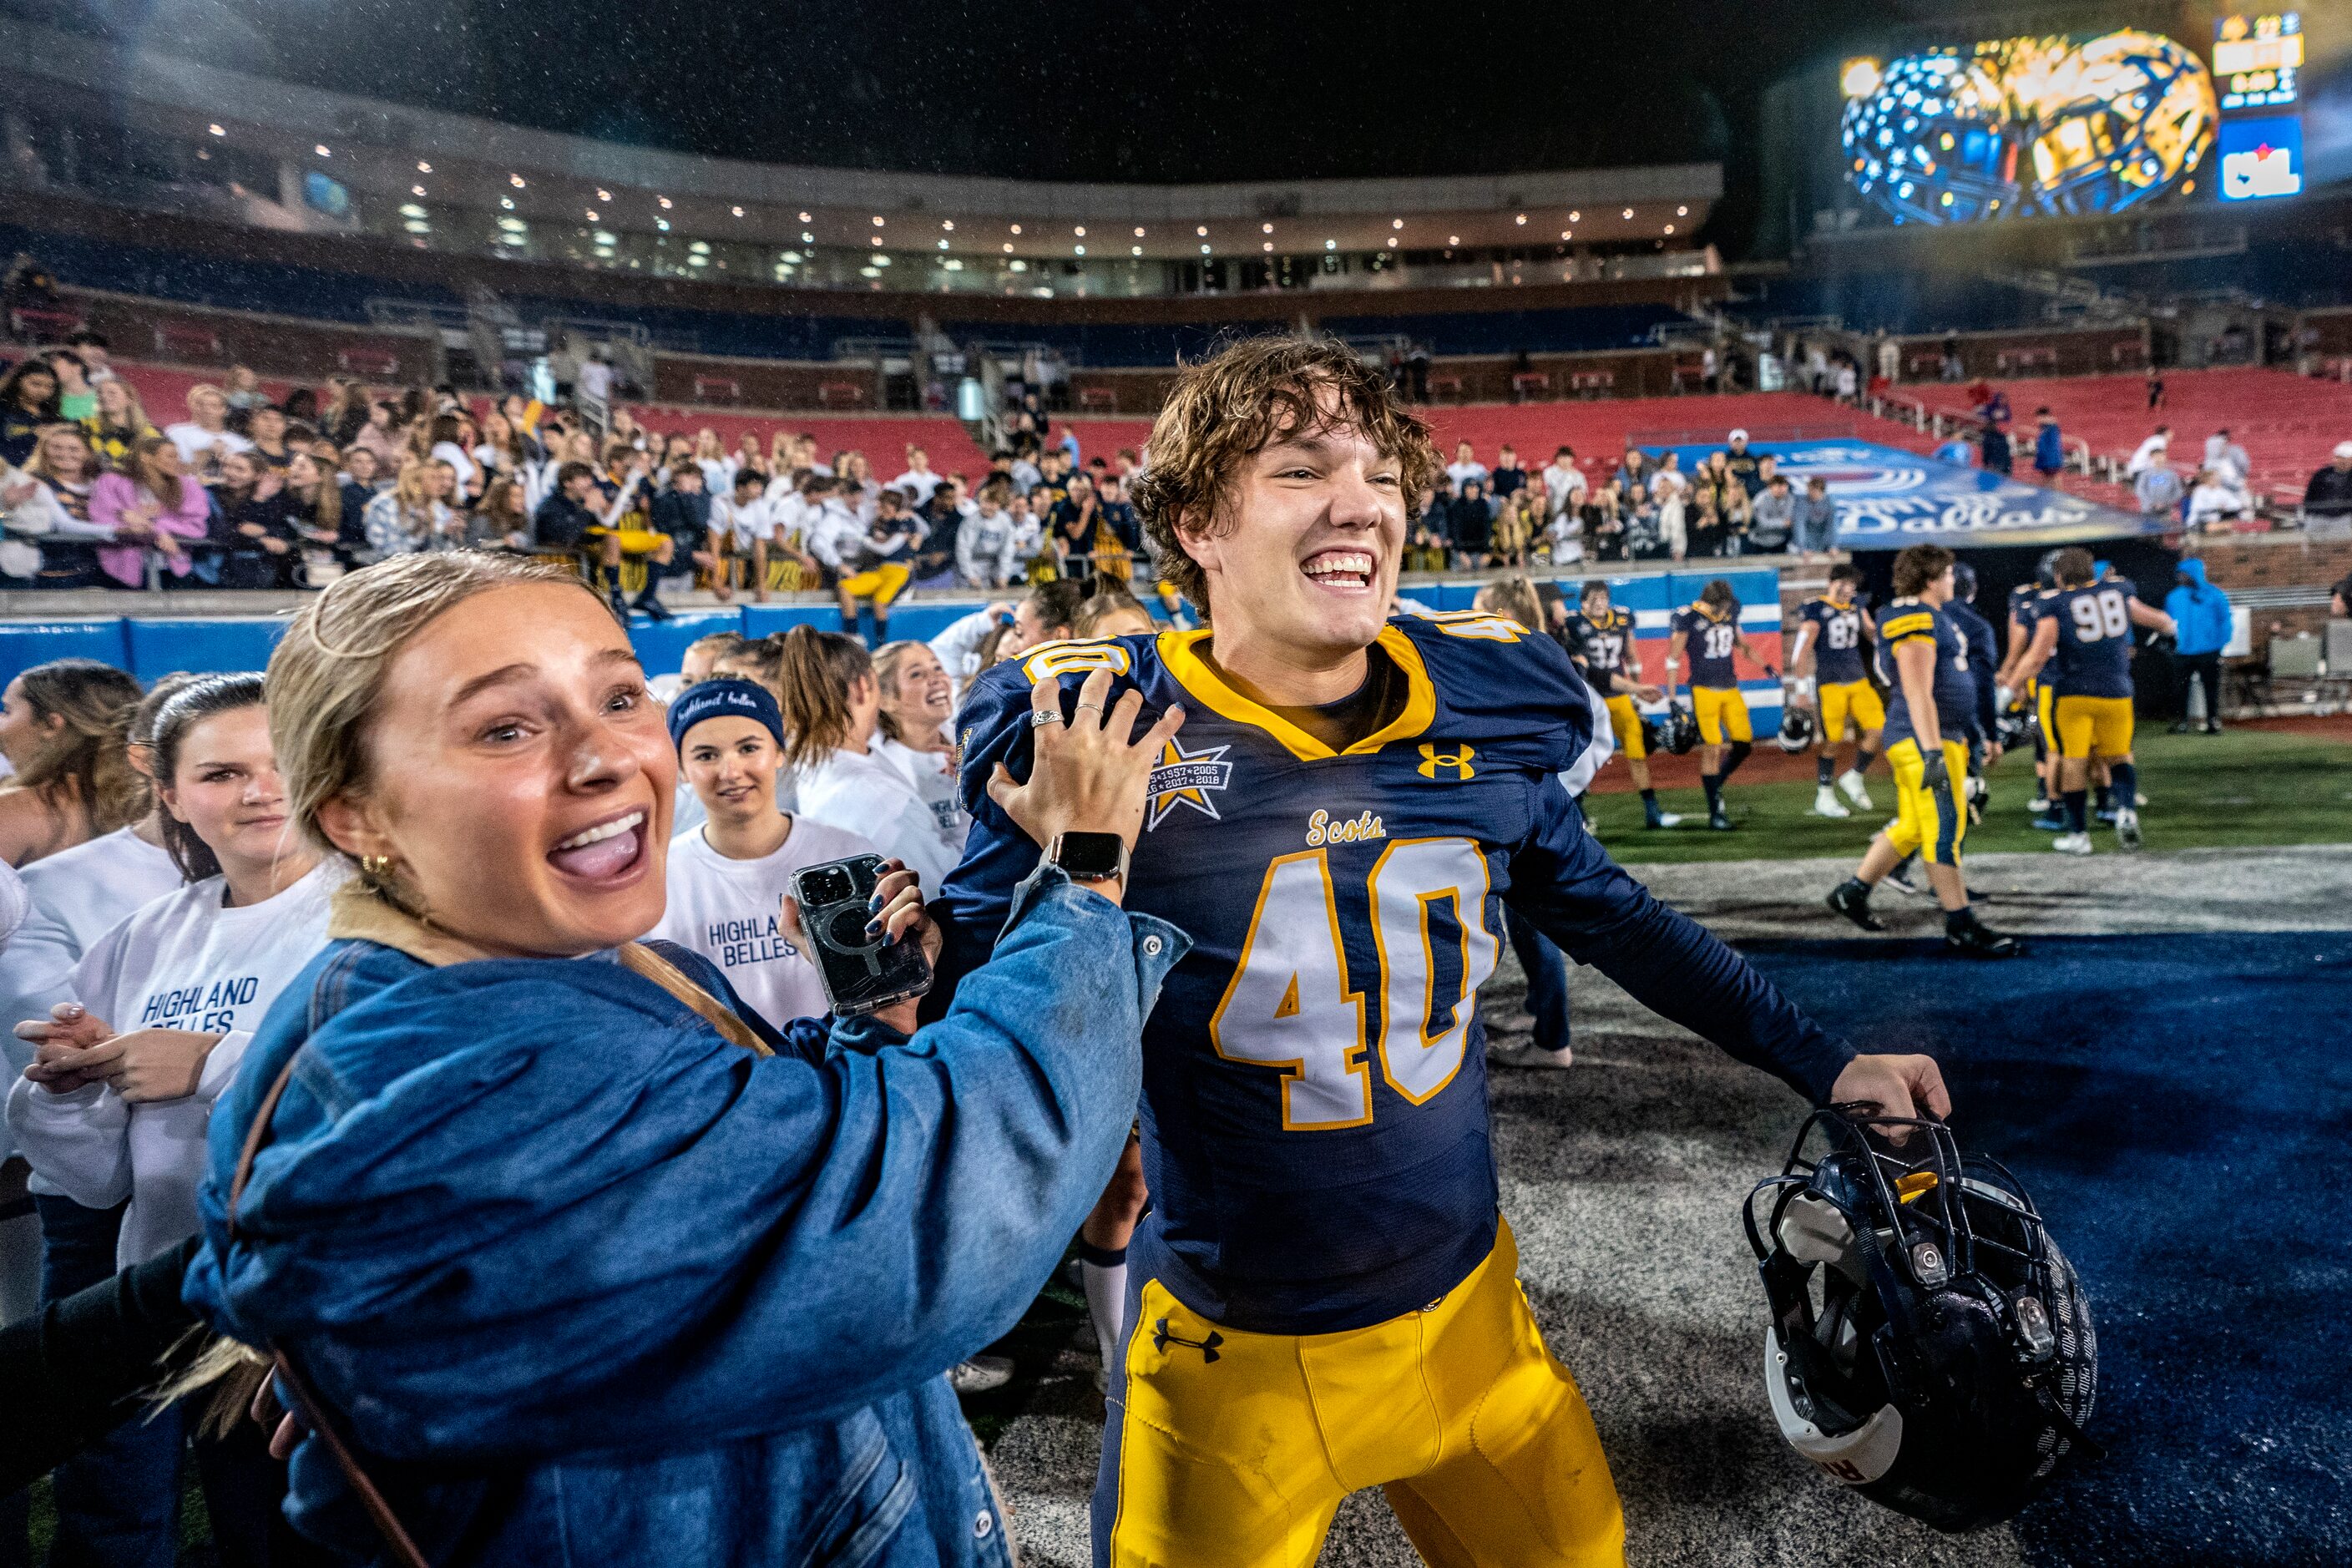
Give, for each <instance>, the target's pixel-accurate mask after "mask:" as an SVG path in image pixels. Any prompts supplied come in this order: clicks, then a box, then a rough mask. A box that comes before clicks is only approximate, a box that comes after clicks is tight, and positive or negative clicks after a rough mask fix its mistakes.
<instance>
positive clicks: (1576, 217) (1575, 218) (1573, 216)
mask: <svg viewBox="0 0 2352 1568" xmlns="http://www.w3.org/2000/svg"><path fill="white" fill-rule="evenodd" d="M1568 221H1569V222H1570V223H1582V222H1583V221H1584V215H1583V214H1582V213H1580V212H1571V213H1570V214H1569V215H1568Z"/></svg>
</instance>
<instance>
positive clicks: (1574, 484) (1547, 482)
mask: <svg viewBox="0 0 2352 1568" xmlns="http://www.w3.org/2000/svg"><path fill="white" fill-rule="evenodd" d="M1540 477H1541V479H1543V487H1544V505H1545V521H1546V522H1547V523H1549V522H1550V521H1552V520H1553V519H1555V518H1558V517H1559V515H1560V514H1561V513H1562V512H1565V511H1570V510H1574V509H1576V508H1578V507H1580V506H1582V505H1583V504H1584V498H1585V496H1586V494H1587V493H1588V492H1589V491H1590V490H1591V488H1592V487H1591V481H1589V480H1587V479H1585V477H1584V470H1583V469H1582V468H1578V467H1577V466H1576V448H1575V447H1570V446H1569V445H1568V444H1567V443H1566V442H1562V443H1561V444H1560V445H1559V447H1557V448H1556V449H1555V450H1554V451H1553V452H1552V455H1551V461H1550V463H1549V464H1548V465H1547V466H1546V467H1545V468H1544V470H1543V473H1542V475H1541V476H1540Z"/></svg>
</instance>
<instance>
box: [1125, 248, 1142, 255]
mask: <svg viewBox="0 0 2352 1568" xmlns="http://www.w3.org/2000/svg"><path fill="white" fill-rule="evenodd" d="M1127 253H1128V254H1129V256H1140V255H1142V254H1143V247H1141V246H1139V245H1130V246H1129V247H1127Z"/></svg>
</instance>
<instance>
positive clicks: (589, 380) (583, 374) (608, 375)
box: [580, 359, 613, 403]
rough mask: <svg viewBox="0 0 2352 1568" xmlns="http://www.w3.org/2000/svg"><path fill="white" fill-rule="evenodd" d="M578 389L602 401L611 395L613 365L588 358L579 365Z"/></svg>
mask: <svg viewBox="0 0 2352 1568" xmlns="http://www.w3.org/2000/svg"><path fill="white" fill-rule="evenodd" d="M580 390H581V391H582V392H584V393H586V394H587V395H589V396H591V397H593V398H594V399H595V400H596V401H597V402H599V403H603V402H605V401H607V400H609V399H610V398H611V397H612V395H613V367H612V366H611V365H609V364H606V363H604V361H602V360H593V359H592V360H589V361H588V362H586V363H583V365H581V367H580Z"/></svg>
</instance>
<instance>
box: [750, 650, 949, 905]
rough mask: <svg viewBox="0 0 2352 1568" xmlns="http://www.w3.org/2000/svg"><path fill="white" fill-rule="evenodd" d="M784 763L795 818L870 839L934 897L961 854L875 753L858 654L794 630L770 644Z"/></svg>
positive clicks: (877, 715) (874, 710)
mask: <svg viewBox="0 0 2352 1568" xmlns="http://www.w3.org/2000/svg"><path fill="white" fill-rule="evenodd" d="M776 653H777V674H776V688H777V696H778V698H779V699H780V700H781V701H782V708H783V713H784V762H785V763H786V765H788V766H790V767H791V768H793V770H794V771H795V772H796V773H798V775H799V781H798V782H799V786H800V787H799V797H800V809H801V814H802V815H803V816H807V817H810V818H812V819H814V820H815V821H818V822H829V823H831V824H833V825H834V826H835V827H842V828H846V829H848V830H849V831H850V832H852V833H855V834H858V835H860V836H862V837H866V838H868V839H871V840H872V841H873V842H874V843H875V844H877V845H878V846H879V847H881V850H882V853H884V854H885V855H892V856H896V857H897V858H899V859H901V860H903V861H905V862H906V863H907V866H908V869H910V870H912V871H914V872H916V873H917V874H919V876H920V877H921V878H922V884H923V891H924V893H925V894H926V896H931V895H936V894H937V893H938V891H939V889H940V886H941V885H942V884H943V883H945V882H946V880H947V877H948V873H949V872H950V871H952V870H954V869H955V865H956V860H957V858H959V857H960V856H961V854H962V853H963V836H962V834H961V832H960V831H957V826H958V825H957V824H954V823H943V822H942V821H941V820H940V816H939V815H938V814H936V813H934V812H933V811H932V809H931V807H930V805H929V802H928V801H926V800H925V799H924V797H923V793H922V791H921V790H920V789H919V788H918V787H917V785H916V784H915V781H914V779H912V778H911V777H909V776H908V774H907V773H905V772H903V771H902V770H901V769H900V768H899V767H898V764H896V763H893V762H892V761H891V760H890V759H889V758H888V757H887V756H885V755H884V754H882V753H881V752H879V751H877V749H876V748H877V742H878V741H880V740H883V739H887V737H886V736H884V735H883V734H882V731H881V713H882V685H881V682H880V680H879V679H877V677H876V672H875V668H874V660H873V658H872V657H871V656H870V655H868V654H867V653H866V645H865V644H863V643H861V642H859V641H858V640H857V639H856V637H845V636H843V635H842V634H841V633H839V632H821V631H819V630H817V629H816V628H815V627H814V626H794V627H793V629H792V630H790V631H788V632H786V633H785V634H784V635H783V637H782V639H781V641H780V642H779V643H778V644H777V648H776Z"/></svg>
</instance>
